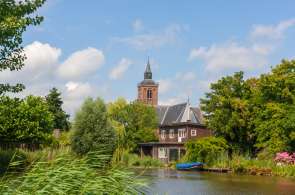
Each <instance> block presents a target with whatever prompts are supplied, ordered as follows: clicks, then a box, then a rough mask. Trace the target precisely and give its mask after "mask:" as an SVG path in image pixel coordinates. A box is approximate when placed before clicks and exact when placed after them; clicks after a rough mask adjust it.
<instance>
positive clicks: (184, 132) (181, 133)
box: [178, 129, 186, 138]
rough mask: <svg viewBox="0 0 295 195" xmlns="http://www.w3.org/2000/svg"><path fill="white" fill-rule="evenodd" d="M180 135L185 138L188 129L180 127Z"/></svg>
mask: <svg viewBox="0 0 295 195" xmlns="http://www.w3.org/2000/svg"><path fill="white" fill-rule="evenodd" d="M178 137H181V138H185V137H186V130H185V129H179V130H178Z"/></svg>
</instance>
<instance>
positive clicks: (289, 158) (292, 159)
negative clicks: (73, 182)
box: [274, 152, 295, 164]
mask: <svg viewBox="0 0 295 195" xmlns="http://www.w3.org/2000/svg"><path fill="white" fill-rule="evenodd" d="M274 160H275V162H277V163H284V164H295V152H293V153H288V152H279V153H277V154H276V157H275V159H274Z"/></svg>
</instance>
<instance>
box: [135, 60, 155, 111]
mask: <svg viewBox="0 0 295 195" xmlns="http://www.w3.org/2000/svg"><path fill="white" fill-rule="evenodd" d="M137 88H138V98H137V99H138V100H139V101H141V102H143V103H145V104H149V105H153V106H157V105H158V88H159V84H158V83H156V82H155V81H153V73H152V71H151V65H150V59H149V58H148V61H147V64H146V67H145V71H144V80H143V81H141V82H140V83H138V85H137Z"/></svg>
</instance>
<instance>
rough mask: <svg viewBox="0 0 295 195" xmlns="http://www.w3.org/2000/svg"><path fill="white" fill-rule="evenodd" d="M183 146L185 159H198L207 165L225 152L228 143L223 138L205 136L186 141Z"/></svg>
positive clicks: (192, 160)
mask: <svg viewBox="0 0 295 195" xmlns="http://www.w3.org/2000/svg"><path fill="white" fill-rule="evenodd" d="M185 148H186V154H185V156H184V160H185V161H190V162H196V161H199V162H204V163H206V164H208V165H209V164H212V163H213V162H214V161H216V160H217V159H218V158H219V157H220V156H221V155H223V154H224V153H225V152H226V150H227V149H228V145H227V142H226V141H225V139H223V138H218V137H206V138H202V139H199V140H193V141H190V142H187V143H186V144H185Z"/></svg>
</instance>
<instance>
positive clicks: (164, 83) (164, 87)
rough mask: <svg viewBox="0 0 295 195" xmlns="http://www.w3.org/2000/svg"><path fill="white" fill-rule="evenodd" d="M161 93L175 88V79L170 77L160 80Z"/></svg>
mask: <svg viewBox="0 0 295 195" xmlns="http://www.w3.org/2000/svg"><path fill="white" fill-rule="evenodd" d="M158 82H159V93H160V94H164V93H166V92H168V91H170V90H171V89H172V88H173V81H172V80H170V79H162V80H159V81H158Z"/></svg>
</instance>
